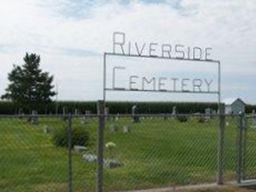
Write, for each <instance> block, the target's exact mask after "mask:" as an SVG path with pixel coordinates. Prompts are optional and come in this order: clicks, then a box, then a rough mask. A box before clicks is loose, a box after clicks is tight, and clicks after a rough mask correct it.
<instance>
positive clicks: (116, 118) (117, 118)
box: [115, 113, 119, 122]
mask: <svg viewBox="0 0 256 192" xmlns="http://www.w3.org/2000/svg"><path fill="white" fill-rule="evenodd" d="M118 120H119V113H117V114H116V116H115V121H116V122H117V121H118Z"/></svg>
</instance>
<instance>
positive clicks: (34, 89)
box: [2, 53, 56, 112]
mask: <svg viewBox="0 0 256 192" xmlns="http://www.w3.org/2000/svg"><path fill="white" fill-rule="evenodd" d="M23 60H24V62H25V63H24V64H23V65H22V66H16V65H14V66H13V69H12V71H11V72H10V73H9V74H8V80H9V81H10V84H9V85H8V87H7V88H6V93H5V94H4V95H2V99H8V100H11V101H13V102H14V103H15V104H16V105H18V106H19V107H22V108H24V109H26V110H29V111H30V112H31V111H32V110H38V109H39V108H40V107H43V106H47V104H49V103H51V97H52V96H54V95H56V93H55V92H54V91H52V89H53V87H54V86H53V85H52V82H53V76H50V75H49V73H48V72H43V71H42V70H41V69H40V68H39V67H40V66H39V65H40V56H39V55H36V54H33V53H32V54H28V53H26V55H25V57H24V58H23Z"/></svg>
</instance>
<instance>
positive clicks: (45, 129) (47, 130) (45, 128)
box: [43, 125, 49, 134]
mask: <svg viewBox="0 0 256 192" xmlns="http://www.w3.org/2000/svg"><path fill="white" fill-rule="evenodd" d="M43 130H44V133H45V134H47V133H49V127H48V125H45V126H44V127H43Z"/></svg>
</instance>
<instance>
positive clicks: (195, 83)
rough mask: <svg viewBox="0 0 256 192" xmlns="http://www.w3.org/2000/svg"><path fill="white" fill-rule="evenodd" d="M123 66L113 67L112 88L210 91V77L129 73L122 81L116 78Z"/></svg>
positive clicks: (122, 70) (123, 69)
mask: <svg viewBox="0 0 256 192" xmlns="http://www.w3.org/2000/svg"><path fill="white" fill-rule="evenodd" d="M125 69H126V68H125V67H114V68H113V78H112V89H114V90H131V91H138V90H141V91H163V92H165V91H166V92H210V91H211V85H212V83H213V80H212V79H207V78H205V79H197V78H196V79H190V78H180V77H140V76H137V75H130V76H128V77H127V80H126V81H124V82H122V81H119V80H118V79H117V77H116V76H117V73H119V74H121V75H118V76H122V73H123V74H124V73H125V72H124V71H125Z"/></svg>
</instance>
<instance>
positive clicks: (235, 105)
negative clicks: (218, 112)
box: [223, 98, 246, 115]
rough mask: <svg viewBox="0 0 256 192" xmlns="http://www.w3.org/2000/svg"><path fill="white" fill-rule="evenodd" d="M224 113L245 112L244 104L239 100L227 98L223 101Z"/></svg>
mask: <svg viewBox="0 0 256 192" xmlns="http://www.w3.org/2000/svg"><path fill="white" fill-rule="evenodd" d="M223 103H224V104H225V113H226V114H235V115H237V114H239V113H244V112H245V106H246V104H245V102H244V101H243V100H242V99H240V98H228V99H224V100H223Z"/></svg>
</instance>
